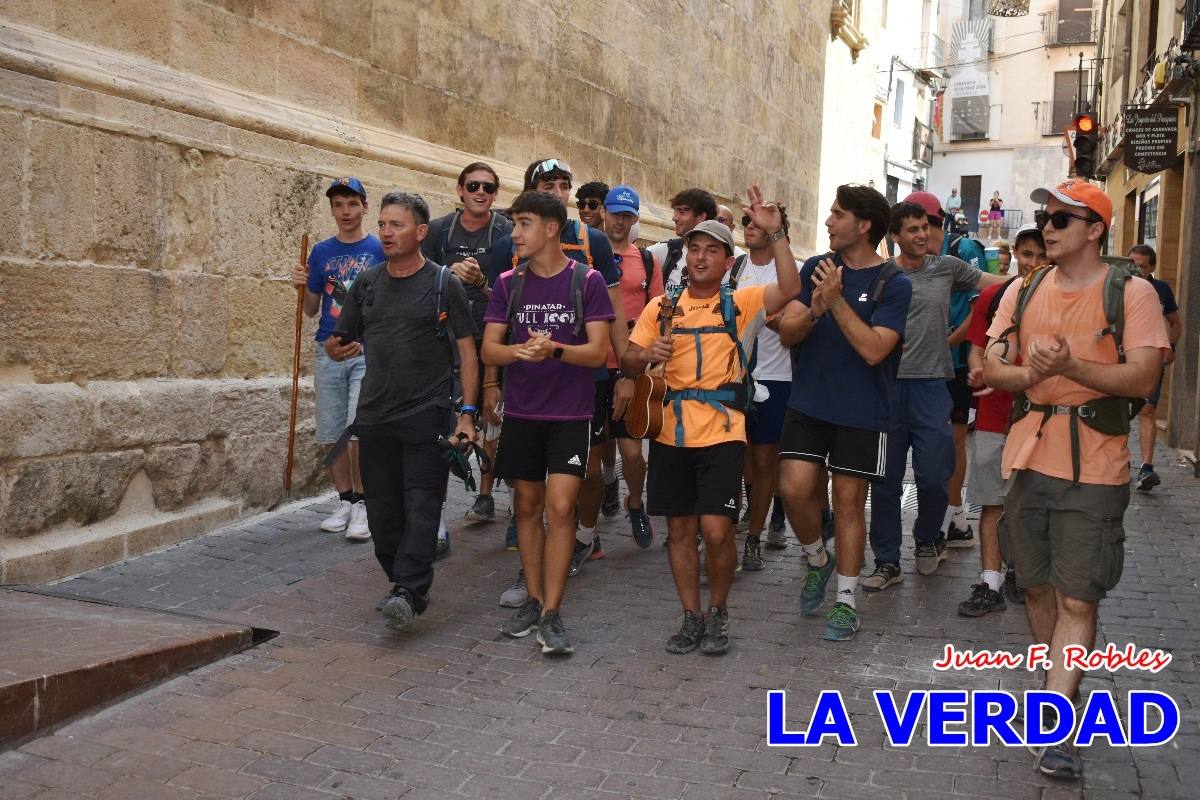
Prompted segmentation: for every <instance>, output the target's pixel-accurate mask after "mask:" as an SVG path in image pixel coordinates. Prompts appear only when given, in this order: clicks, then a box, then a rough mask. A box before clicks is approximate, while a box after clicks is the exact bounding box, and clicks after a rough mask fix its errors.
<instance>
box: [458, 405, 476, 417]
mask: <svg viewBox="0 0 1200 800" xmlns="http://www.w3.org/2000/svg"><path fill="white" fill-rule="evenodd" d="M458 413H459V414H460V415H461V414H470V415H471V416H472V417H478V416H479V409H478V408H476V407H475V406H463V407H462V408H460V409H459V410H458Z"/></svg>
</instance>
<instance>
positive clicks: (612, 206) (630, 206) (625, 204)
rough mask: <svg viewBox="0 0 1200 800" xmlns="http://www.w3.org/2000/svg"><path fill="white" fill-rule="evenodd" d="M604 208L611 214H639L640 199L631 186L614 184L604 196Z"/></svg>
mask: <svg viewBox="0 0 1200 800" xmlns="http://www.w3.org/2000/svg"><path fill="white" fill-rule="evenodd" d="M604 210H605V211H609V212H611V213H613V214H622V213H624V214H637V215H640V214H641V201H640V200H639V199H638V193H637V192H635V191H634V190H633V187H632V186H625V185H624V184H621V185H620V186H614V187H613V188H611V189H609V190H608V196H607V197H605V198H604Z"/></svg>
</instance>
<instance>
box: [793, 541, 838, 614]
mask: <svg viewBox="0 0 1200 800" xmlns="http://www.w3.org/2000/svg"><path fill="white" fill-rule="evenodd" d="M833 567H834V560H833V556H832V555H829V554H826V558H825V566H823V567H814V566H812V565H809V567H808V573H807V574H806V575H805V576H804V589H802V590H801V592H800V613H802V614H803V615H804V616H806V617H811V616H812V615H813V614H816V613H817V611H818V610H819V609H820V608H821V606H822V605H823V604H824V603H825V587H826V586H828V585H829V576H830V575H832V574H833Z"/></svg>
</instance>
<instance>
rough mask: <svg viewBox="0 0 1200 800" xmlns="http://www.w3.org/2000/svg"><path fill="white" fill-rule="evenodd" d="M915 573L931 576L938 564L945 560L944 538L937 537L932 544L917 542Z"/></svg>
mask: <svg viewBox="0 0 1200 800" xmlns="http://www.w3.org/2000/svg"><path fill="white" fill-rule="evenodd" d="M916 556H917V572H919V573H921V574H922V575H932V574H933V573H935V572H937V568H938V564H941V563H942V562H943V561H945V560H946V537H945V536H939V537H938V538H936V539H934V540H933V541H932V542H917V552H916Z"/></svg>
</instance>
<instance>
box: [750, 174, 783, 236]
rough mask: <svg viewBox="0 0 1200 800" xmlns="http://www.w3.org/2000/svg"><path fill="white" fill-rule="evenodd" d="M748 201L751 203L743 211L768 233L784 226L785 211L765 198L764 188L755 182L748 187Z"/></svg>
mask: <svg viewBox="0 0 1200 800" xmlns="http://www.w3.org/2000/svg"><path fill="white" fill-rule="evenodd" d="M746 197H747V201H748V202H749V204H750V205H748V206H743V207H742V213H743V214H745V215H746V216H748V217H750V221H751V222H753V223H754V224H755V225H757V226H758V227H759V228H761V229H763V230H764V231H766V232H767V233H774V232H775V231H777V230H779V229H781V228H782V227H783V212H781V211H780V210H779V206H778V205H776V204H775V203H767V202H765V201H764V200H763V193H762V189H760V188H758V184H754V185H752V186H750V187H749V188H748V189H746Z"/></svg>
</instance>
